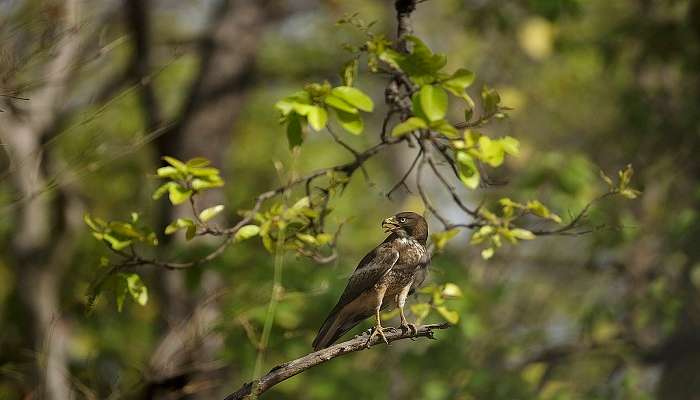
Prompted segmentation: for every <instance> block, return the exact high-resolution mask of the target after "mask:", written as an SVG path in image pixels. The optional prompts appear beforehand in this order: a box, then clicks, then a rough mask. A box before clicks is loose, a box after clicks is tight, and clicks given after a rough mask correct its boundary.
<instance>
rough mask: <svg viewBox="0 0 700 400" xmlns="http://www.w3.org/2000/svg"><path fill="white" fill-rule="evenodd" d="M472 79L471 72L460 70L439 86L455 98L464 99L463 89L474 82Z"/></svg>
mask: <svg viewBox="0 0 700 400" xmlns="http://www.w3.org/2000/svg"><path fill="white" fill-rule="evenodd" d="M474 78H475V75H474V73H473V72H471V71H469V70H466V69H463V68H460V69H458V70H457V71H456V72H455V73H454V74H452V76H450V77H449V78H447V79H446V80H444V81H442V83H441V84H442V87H444V88H445V89H447V90H449V91H450V92H451V93H452V94H454V95H455V96H459V97H462V98H464V97H465V96H466V92H465V89H466V88H467V87H469V85H471V84H472V83H473V82H474Z"/></svg>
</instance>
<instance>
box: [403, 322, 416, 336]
mask: <svg viewBox="0 0 700 400" xmlns="http://www.w3.org/2000/svg"><path fill="white" fill-rule="evenodd" d="M404 329H406V330H408V331H409V332H410V333H411V335H413V336H415V335H416V334H418V328H417V327H416V325H415V324H411V323H408V322H406V323H403V324H401V330H404Z"/></svg>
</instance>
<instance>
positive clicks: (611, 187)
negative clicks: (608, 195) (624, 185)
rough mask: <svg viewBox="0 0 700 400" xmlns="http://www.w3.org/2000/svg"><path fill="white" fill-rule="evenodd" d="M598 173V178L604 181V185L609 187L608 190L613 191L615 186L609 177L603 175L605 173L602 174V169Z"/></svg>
mask: <svg viewBox="0 0 700 400" xmlns="http://www.w3.org/2000/svg"><path fill="white" fill-rule="evenodd" d="M599 173H600V177H601V178H603V180H604V181H605V183H607V184H608V187H609V188H610V189H613V188H614V187H615V185H614V184H613V181H612V179H610V177H609V176H607V175H606V174H605V172H603V170H602V169H601V170H600V172H599Z"/></svg>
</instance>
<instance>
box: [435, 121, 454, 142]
mask: <svg viewBox="0 0 700 400" xmlns="http://www.w3.org/2000/svg"><path fill="white" fill-rule="evenodd" d="M430 127H431V128H433V129H434V130H436V131H438V132H440V133H442V134H443V135H445V136H446V137H448V138H451V139H457V138H459V136H460V135H459V132H458V131H457V128H455V127H454V126H453V125H452V124H451V123H449V122H448V121H446V120H444V119H443V120H440V121H437V122H434V123H432V124H430Z"/></svg>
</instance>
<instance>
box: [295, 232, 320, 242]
mask: <svg viewBox="0 0 700 400" xmlns="http://www.w3.org/2000/svg"><path fill="white" fill-rule="evenodd" d="M297 237H298V238H299V239H300V240H301V241H302V242H304V243H306V244H311V245H318V240H316V237H315V236H313V235H309V234H308V233H297Z"/></svg>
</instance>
